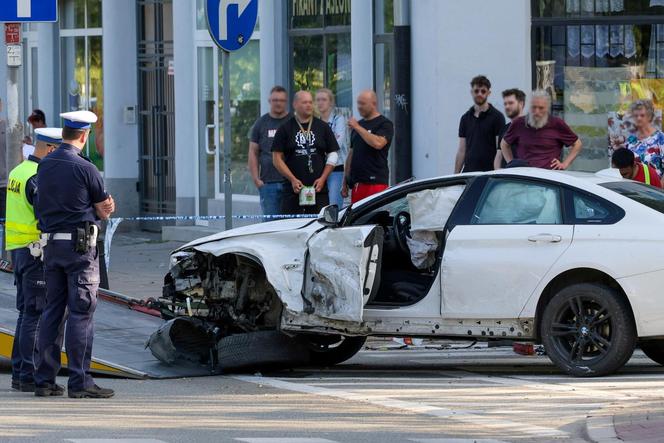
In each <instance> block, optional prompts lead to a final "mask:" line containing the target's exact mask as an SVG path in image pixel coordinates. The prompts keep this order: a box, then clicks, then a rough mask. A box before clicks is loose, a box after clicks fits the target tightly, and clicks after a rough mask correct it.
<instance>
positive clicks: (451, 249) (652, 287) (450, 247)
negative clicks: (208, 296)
mask: <svg viewBox="0 0 664 443" xmlns="http://www.w3.org/2000/svg"><path fill="white" fill-rule="evenodd" d="M496 174H509V175H516V176H521V177H525V178H528V177H530V178H536V179H543V180H551V181H554V182H560V183H566V184H568V185H570V186H572V187H575V188H578V189H581V190H585V191H587V192H589V193H591V194H594V195H597V196H599V197H602V198H605V199H606V200H609V201H611V202H613V203H615V204H616V205H618V206H620V207H621V208H623V209H624V211H625V213H626V215H625V217H624V218H623V219H622V220H620V221H619V222H618V223H615V224H613V225H575V226H571V225H556V226H554V227H550V226H543V225H518V226H515V225H504V226H491V227H490V228H491V229H486V230H484V232H479V231H477V232H475V230H473V229H472V228H474V227H476V226H463V225H459V226H456V227H455V228H454V229H453V230H452V232H451V234H450V236H449V237H448V240H449V243H448V244H447V246H446V250H445V251H444V255H443V257H444V264H443V266H442V270H441V271H440V272H439V273H438V277H437V278H436V280H435V282H434V283H433V286H432V287H431V289H430V291H429V293H428V295H427V296H426V297H425V298H424V299H422V300H420V301H419V302H418V303H415V304H413V305H411V306H404V307H392V308H384V307H365V308H364V309H362V310H360V308H359V305H357V304H354V305H353V306H349V307H348V310H347V312H346V313H345V314H347V315H345V316H344V315H343V313H341V310H340V309H338V308H334V310H335V312H337V313H341V314H342V315H340V316H336V317H335V316H328V318H324V317H321V316H317V315H312V313H311V312H305V310H306V306H305V305H306V303H305V302H304V299H303V282H304V274H305V259H306V253H307V248H308V246H307V244H308V243H309V242H310V241H311V240H312V236H313V235H314V234H315V233H316V232H318V231H321V230H323V229H325V228H324V226H323V225H322V224H320V223H318V222H312V221H311V220H306V219H296V220H285V221H279V222H272V223H262V224H257V225H252V226H247V227H244V228H240V229H235V230H232V231H227V232H221V233H219V234H215V235H213V236H210V237H206V238H202V239H199V240H196V241H194V242H191V243H189V244H188V245H185V246H183V247H182V248H180V249H179V251H182V250H191V249H194V250H197V251H200V252H204V253H210V254H213V255H215V256H221V255H224V254H241V255H248V256H251V257H253V258H255V259H256V260H257V261H259V262H260V263H261V264H262V265H263V267H264V268H265V271H266V275H267V277H268V280H269V282H270V283H271V284H272V285H273V287H274V289H275V290H276V292H277V295H278V296H279V298H280V299H281V301H282V302H283V305H284V307H285V309H284V313H283V316H282V321H281V324H282V328H283V329H285V330H293V331H296V330H302V329H307V330H313V331H320V332H334V331H336V332H339V331H342V332H343V333H346V334H351V335H352V334H361V335H393V336H408V335H429V336H436V335H441V336H450V335H457V336H503V337H532V336H533V335H534V332H535V331H534V328H533V323H532V322H533V319H534V317H535V315H536V309H537V304H538V301H539V298H540V295H541V294H542V292H543V291H544V289H545V288H546V287H547V285H548V284H549V283H550V282H551V281H552V280H553V279H555V278H556V277H557V276H559V275H561V274H563V273H564V272H566V271H569V270H572V269H579V268H590V269H595V270H598V271H601V272H603V273H605V274H607V275H609V276H610V277H612V278H613V279H615V280H616V281H617V282H618V284H619V285H620V286H621V287H622V289H623V290H624V291H625V293H626V295H627V297H628V299H629V302H630V304H631V306H632V309H633V311H634V314H635V320H636V325H637V330H638V335H639V336H640V337H654V336H664V294H662V292H663V289H662V286H663V285H664V284H663V282H664V248H662V246H660V242H661V239H660V238H659V233H660V232H661V227H662V226H664V214H661V213H659V212H657V211H655V210H652V209H650V208H648V207H646V206H644V205H641V204H639V203H637V202H635V201H633V200H631V199H629V198H627V197H623V196H621V195H619V194H617V193H615V192H613V191H611V190H608V189H605V188H603V187H601V186H598V184H600V183H605V182H609V181H618V180H619V179H618V178H614V177H613V176H611V174H609V173H604V174H597V175H590V174H580V173H560V172H554V171H546V170H541V169H534V168H521V169H519V168H517V169H510V170H508V171H494V172H490V173H487V174H486V175H489V176H491V175H496ZM468 176H470V175H468ZM430 181H431V182H433V181H435V180H434V179H431V180H425V181H422V183H424V182H430ZM411 185H413V183H407V184H402V185H399V186H397V187H395V188H396V189H402V188H405V187H408V186H411ZM395 188H392V189H391V190H390V191H393V190H394V189H395ZM390 191H386V192H390ZM383 194H384V193H381V194H378V195H375V196H372V197H370V198H368V199H365V200H364V201H363V202H360V203H359V205H358V204H356V205H355V206H361V205H364V204H366V203H368V202H372V201H375V200H377V199H380V198H381V195H383ZM365 227H366V228H373V227H371V226H365ZM357 228H361V227H360V226H358V227H343V228H339V229H333V230H332V229H330V230H328V231H330V232H331V231H336V233H335V234H333V235H332V236H330V237H328V238H327V239H325V237H321V238H320V242H317V241H313V243H311V245H310V246H314V250H313V253H314V256H320V257H323V258H324V260H325V261H326V262H324V263H320V264H316V266H315V268H317V270H318V272H321V273H322V272H324V273H332V274H331V276H335V277H336V276H338V275H342V274H343V273H346V272H350V270H351V268H352V267H353V266H356V265H357V264H358V263H361V262H362V260H365V261H366V260H367V251H366V248H356V250H353V252H347V253H343V254H341V255H338V254H323V255H321V254H320V252H321V249H320V248H323V247H328V246H329V245H330V243H329V242H330V240H331V239H332V238H335V239H336V240H335V241H337V242H338V243H334V244H335V245H340V244H345V245H347V246H350V247H351V248H352V247H353V245H354V242H357V241H358V239H359V237H358V232H361V231H362V230H361V229H359V230H358V229H357ZM484 228H487V226H484ZM552 230H555V231H556V232H551V231H552ZM322 232H325V231H322ZM344 232H348V234H345V233H344ZM478 232H479V234H478ZM537 234H553V235H559V236H560V237H561V241H560V242H558V243H554V244H540V243H538V242H529V241H528V239H527V238H528V237H529V236H531V235H537ZM501 235H502V237H501ZM524 238H525V239H524ZM570 239H571V242H570ZM326 242H327V243H326ZM510 242H514V243H510ZM518 242H521V243H520V244H521V245H519V243H518ZM319 243H320V244H319ZM326 244H327V245H328V246H325V245H326ZM551 245H553V248H550V246H551ZM495 248H504V251H505V252H504V253H503V252H502V251H501V255H500V258H499V262H498V263H500V264H499V265H495V264H492V263H496V258H495V257H493V261H492V260H491V259H492V257H490V252H491V251H494V250H495ZM317 249H318V250H317ZM360 250H361V251H360ZM493 253H494V254H495V252H493ZM346 254H350V255H346ZM342 255H343V257H342ZM349 257H351V258H350V263H351V265H344V266H345V267H341V268H337V267H336V265H335V263H336V264H337V265H339V264H340V262H339V260H342V261H343V260H346V259H347V258H349ZM542 257H544V259H542ZM358 260H359V261H358ZM457 260H459V264H456V263H454V262H455V261H457ZM349 266H350V267H349ZM341 271H343V272H341ZM356 271H357V272H356ZM347 275H349V276H352V278H351V280H349V281H347V282H345V281H339V282H334V284H333V285H332V286H331V287H334V288H335V289H334V291H337V290H343V291H344V294H346V291H354V290H356V291H359V292H355V293H353V294H350V295H348V294H346V298H347V299H348V300H349V302H351V303H354V302H357V301H358V300H362V301H363V302H366V299H365V294H363V293H362V289H360V288H362V286H361V285H358V284H357V283H358V282H361V280H362V278H363V277H362V274H361V272H360V271H359V268H353V269H352V273H348V274H347ZM342 288H343V289H342ZM351 288H356V289H351Z"/></svg>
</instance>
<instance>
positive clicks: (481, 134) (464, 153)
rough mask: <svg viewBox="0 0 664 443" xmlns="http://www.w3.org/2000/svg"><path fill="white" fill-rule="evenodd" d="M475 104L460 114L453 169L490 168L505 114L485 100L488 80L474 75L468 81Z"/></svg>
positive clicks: (489, 85)
mask: <svg viewBox="0 0 664 443" xmlns="http://www.w3.org/2000/svg"><path fill="white" fill-rule="evenodd" d="M470 87H471V95H472V97H473V101H474V102H475V104H474V105H473V106H472V107H471V108H470V109H469V110H468V111H467V112H466V113H465V114H463V116H461V122H460V123H459V151H458V152H457V155H456V162H455V165H454V172H455V173H457V174H458V173H460V172H462V171H463V172H474V171H491V170H493V161H494V158H495V156H496V149H497V148H498V141H497V140H498V135H499V134H500V131H501V129H503V127H504V126H505V117H503V114H502V113H501V112H500V111H498V110H497V109H496V108H494V107H493V106H492V105H491V103H489V101H488V100H489V95H491V82H490V81H489V79H488V78H486V77H485V76H483V75H478V76H477V77H475V78H473V79H472V80H471V82H470Z"/></svg>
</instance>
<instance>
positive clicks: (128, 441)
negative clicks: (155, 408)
mask: <svg viewBox="0 0 664 443" xmlns="http://www.w3.org/2000/svg"><path fill="white" fill-rule="evenodd" d="M65 441H70V442H72V443H166V442H165V441H164V440H155V439H154V438H68V439H67V440H65Z"/></svg>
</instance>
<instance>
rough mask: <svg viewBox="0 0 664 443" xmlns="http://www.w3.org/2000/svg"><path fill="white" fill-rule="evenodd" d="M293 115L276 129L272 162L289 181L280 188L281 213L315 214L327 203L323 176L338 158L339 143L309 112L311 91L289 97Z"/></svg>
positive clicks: (312, 110)
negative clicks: (291, 100)
mask: <svg viewBox="0 0 664 443" xmlns="http://www.w3.org/2000/svg"><path fill="white" fill-rule="evenodd" d="M293 108H294V109H295V115H294V116H293V117H291V118H289V119H288V120H286V122H285V123H284V124H283V125H282V126H281V127H279V129H277V133H276V134H275V135H274V141H273V142H272V162H273V163H274V167H275V168H277V171H279V173H280V174H281V175H282V176H283V177H284V178H286V180H288V181H289V182H290V186H291V188H292V189H287V188H285V189H284V192H283V194H282V200H281V212H282V214H318V213H319V212H320V210H321V209H322V208H324V207H325V206H327V205H328V204H329V201H330V200H329V195H328V193H327V177H328V176H329V175H330V173H331V172H332V171H333V170H334V167H335V165H336V164H337V160H338V159H339V154H338V153H337V151H339V145H338V143H337V139H336V137H335V136H334V133H333V132H332V129H330V126H329V125H328V124H327V123H325V122H324V121H322V120H321V119H319V118H316V117H314V116H313V112H314V100H313V96H312V95H311V93H309V92H307V91H299V92H298V93H296V94H295V98H294V99H293Z"/></svg>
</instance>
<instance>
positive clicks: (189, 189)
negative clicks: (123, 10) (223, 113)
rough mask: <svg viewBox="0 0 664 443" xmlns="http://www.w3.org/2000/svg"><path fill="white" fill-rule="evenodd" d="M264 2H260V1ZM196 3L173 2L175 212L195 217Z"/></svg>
mask: <svg viewBox="0 0 664 443" xmlns="http://www.w3.org/2000/svg"><path fill="white" fill-rule="evenodd" d="M261 3H263V2H261ZM195 28H196V2H194V1H174V2H173V65H174V70H175V121H176V122H177V125H176V126H177V128H176V130H175V211H176V214H186V215H189V214H194V212H195V209H196V206H195V196H196V187H197V186H198V182H197V180H196V174H197V172H196V171H197V168H198V146H196V144H195V140H196V139H197V135H196V132H197V127H198V126H197V125H198V122H197V121H196V116H197V106H196V101H197V96H196V85H197V84H198V80H197V78H196V63H197V60H196V42H195V38H194V36H195V32H196V29H195Z"/></svg>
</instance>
